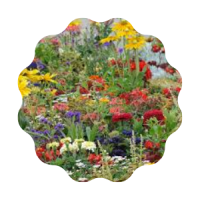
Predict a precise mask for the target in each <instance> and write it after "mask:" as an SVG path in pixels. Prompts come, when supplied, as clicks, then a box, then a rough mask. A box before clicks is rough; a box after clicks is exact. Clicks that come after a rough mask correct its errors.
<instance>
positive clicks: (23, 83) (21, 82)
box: [18, 77, 31, 98]
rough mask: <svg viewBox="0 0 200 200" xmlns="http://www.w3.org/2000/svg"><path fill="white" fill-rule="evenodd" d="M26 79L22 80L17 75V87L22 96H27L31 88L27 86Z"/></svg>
mask: <svg viewBox="0 0 200 200" xmlns="http://www.w3.org/2000/svg"><path fill="white" fill-rule="evenodd" d="M27 85H28V81H27V80H23V78H22V77H19V79H18V88H19V91H20V92H21V95H22V97H23V98H24V97H25V96H28V95H29V94H30V93H31V89H30V88H28V87H27Z"/></svg>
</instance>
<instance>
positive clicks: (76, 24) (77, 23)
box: [69, 19, 81, 26]
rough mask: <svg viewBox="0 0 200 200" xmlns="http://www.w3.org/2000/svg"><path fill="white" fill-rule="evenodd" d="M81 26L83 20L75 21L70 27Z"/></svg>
mask: <svg viewBox="0 0 200 200" xmlns="http://www.w3.org/2000/svg"><path fill="white" fill-rule="evenodd" d="M80 24H81V20H80V19H75V20H74V21H72V22H71V23H70V24H69V26H79V25H80Z"/></svg>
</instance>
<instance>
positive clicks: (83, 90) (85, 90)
mask: <svg viewBox="0 0 200 200" xmlns="http://www.w3.org/2000/svg"><path fill="white" fill-rule="evenodd" d="M79 92H80V93H81V94H88V93H89V91H88V90H87V89H85V88H84V87H81V86H80V89H79Z"/></svg>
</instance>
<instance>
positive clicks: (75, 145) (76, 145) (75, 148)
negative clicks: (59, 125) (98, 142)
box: [69, 142, 79, 152]
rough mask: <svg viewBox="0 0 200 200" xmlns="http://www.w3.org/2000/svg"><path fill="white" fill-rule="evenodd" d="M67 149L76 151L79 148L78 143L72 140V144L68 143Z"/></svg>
mask: <svg viewBox="0 0 200 200" xmlns="http://www.w3.org/2000/svg"><path fill="white" fill-rule="evenodd" d="M69 150H70V151H71V152H77V151H78V150H79V148H78V144H77V143H75V142H73V144H69Z"/></svg>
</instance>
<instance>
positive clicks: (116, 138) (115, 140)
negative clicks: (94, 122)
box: [109, 136, 123, 144]
mask: <svg viewBox="0 0 200 200" xmlns="http://www.w3.org/2000/svg"><path fill="white" fill-rule="evenodd" d="M122 141H123V139H122V138H121V137H119V136H114V137H112V138H110V139H109V143H111V144H118V143H120V142H122Z"/></svg>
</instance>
